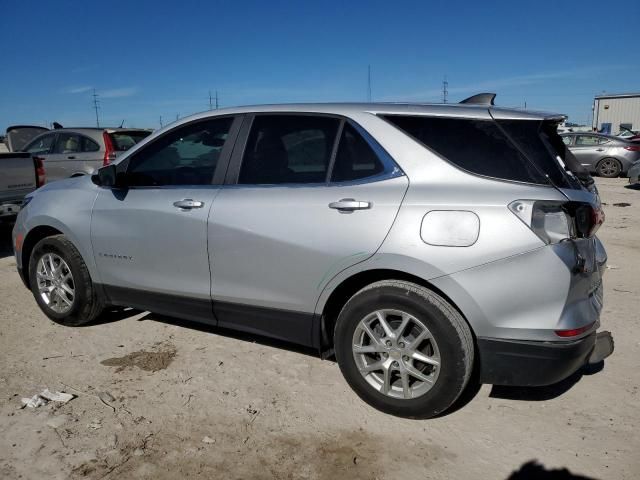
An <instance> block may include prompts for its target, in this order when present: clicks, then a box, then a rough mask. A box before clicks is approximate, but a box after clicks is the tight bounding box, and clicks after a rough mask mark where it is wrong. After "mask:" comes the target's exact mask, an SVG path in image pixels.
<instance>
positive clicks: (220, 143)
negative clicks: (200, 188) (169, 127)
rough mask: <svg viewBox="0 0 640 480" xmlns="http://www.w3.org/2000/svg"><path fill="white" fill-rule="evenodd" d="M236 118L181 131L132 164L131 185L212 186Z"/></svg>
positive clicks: (154, 144)
mask: <svg viewBox="0 0 640 480" xmlns="http://www.w3.org/2000/svg"><path fill="white" fill-rule="evenodd" d="M232 122H233V118H231V117H226V118H218V119H214V120H207V121H203V122H197V123H193V124H190V125H186V126H182V127H178V128H176V129H175V130H173V131H172V132H169V133H167V134H166V135H165V136H163V137H162V138H160V139H159V140H157V141H155V142H152V143H151V144H149V145H148V146H146V147H145V148H143V149H142V150H140V151H139V152H137V153H136V154H135V155H134V156H133V157H132V158H131V160H130V162H129V167H128V169H127V183H128V184H129V185H138V186H152V185H208V184H210V183H211V181H212V180H213V174H214V172H215V169H216V166H217V164H218V158H219V157H220V153H221V151H222V148H223V147H224V144H225V141H226V139H227V136H228V135H229V130H230V128H231V124H232Z"/></svg>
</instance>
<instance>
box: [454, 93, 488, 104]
mask: <svg viewBox="0 0 640 480" xmlns="http://www.w3.org/2000/svg"><path fill="white" fill-rule="evenodd" d="M495 98H496V94H495V93H478V94H477V95H473V96H471V97H469V98H465V99H464V100H462V101H461V102H460V103H465V104H467V105H495V103H493V101H494V100H495Z"/></svg>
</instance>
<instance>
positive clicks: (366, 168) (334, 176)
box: [331, 123, 384, 182]
mask: <svg viewBox="0 0 640 480" xmlns="http://www.w3.org/2000/svg"><path fill="white" fill-rule="evenodd" d="M383 171H384V165H383V164H382V162H381V161H380V159H379V158H378V156H377V155H376V153H375V152H374V151H373V149H372V148H371V146H370V145H369V144H368V143H367V141H366V140H365V139H364V138H363V137H362V135H360V134H359V133H358V132H357V131H356V129H355V128H354V127H353V126H351V125H350V124H349V123H346V124H345V126H344V129H343V130H342V137H341V138H340V143H339V145H338V152H337V154H336V160H335V163H334V165H333V171H332V173H331V181H332V182H347V181H353V180H360V179H362V178H367V177H372V176H374V175H378V174H380V173H382V172H383Z"/></svg>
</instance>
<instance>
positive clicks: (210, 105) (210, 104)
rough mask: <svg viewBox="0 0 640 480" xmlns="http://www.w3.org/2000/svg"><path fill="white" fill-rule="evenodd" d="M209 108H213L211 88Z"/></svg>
mask: <svg viewBox="0 0 640 480" xmlns="http://www.w3.org/2000/svg"><path fill="white" fill-rule="evenodd" d="M209 110H213V102H212V99H211V90H209Z"/></svg>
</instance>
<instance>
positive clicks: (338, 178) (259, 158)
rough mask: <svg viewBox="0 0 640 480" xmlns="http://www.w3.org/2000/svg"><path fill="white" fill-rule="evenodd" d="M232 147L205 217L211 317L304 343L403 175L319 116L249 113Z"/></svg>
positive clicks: (384, 222) (364, 138) (392, 201)
mask: <svg viewBox="0 0 640 480" xmlns="http://www.w3.org/2000/svg"><path fill="white" fill-rule="evenodd" d="M238 143H240V140H239V141H238ZM238 150H239V149H236V151H238ZM236 151H234V159H233V160H232V167H231V168H230V172H231V177H232V178H231V183H232V185H229V186H225V188H224V189H223V190H222V191H221V192H220V194H219V195H218V197H217V198H216V204H215V208H214V210H213V212H212V214H211V218H210V220H209V245H210V249H211V271H212V278H213V280H212V297H213V300H214V311H215V312H216V317H217V318H218V322H219V324H220V325H222V326H229V327H232V328H238V329H242V330H247V331H252V332H257V333H262V334H266V335H269V336H273V337H277V338H282V339H286V340H290V341H295V342H297V343H302V344H307V345H309V344H311V337H310V336H311V323H310V322H311V318H312V316H313V312H314V309H315V304H316V301H317V299H318V297H319V295H320V293H321V291H322V288H323V287H324V285H325V284H326V282H328V281H329V280H330V279H331V278H332V277H333V276H335V275H336V274H337V273H339V272H340V271H341V270H343V269H345V268H347V267H349V266H351V265H354V264H356V263H358V262H362V261H364V260H366V259H367V258H369V257H370V256H371V255H373V254H374V253H375V251H376V250H377V249H378V247H379V246H380V245H381V244H382V242H383V240H384V238H385V236H386V235H387V233H388V231H389V229H390V228H391V224H392V223H393V220H394V218H395V216H396V213H397V211H398V208H399V207H400V203H401V201H402V198H403V196H404V193H405V191H406V189H407V186H408V181H407V178H406V177H405V176H404V175H403V174H402V172H401V171H400V170H399V169H398V168H397V166H395V164H394V162H393V160H392V159H391V158H390V157H388V155H387V154H386V152H384V151H382V149H381V148H380V147H379V145H378V144H377V142H375V140H373V139H372V138H371V137H370V136H369V135H368V134H366V132H364V131H362V130H361V129H360V127H358V126H356V125H352V124H350V123H349V122H346V121H342V120H340V119H338V118H334V117H329V116H313V115H293V114H291V115H289V114H287V115H257V116H256V117H255V119H254V120H253V125H252V127H251V131H250V132H249V133H248V138H247V141H246V146H245V148H244V154H243V158H242V159H240V158H236ZM239 165H241V166H239ZM238 166H239V169H238ZM234 169H235V172H236V173H234ZM238 170H239V171H238Z"/></svg>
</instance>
